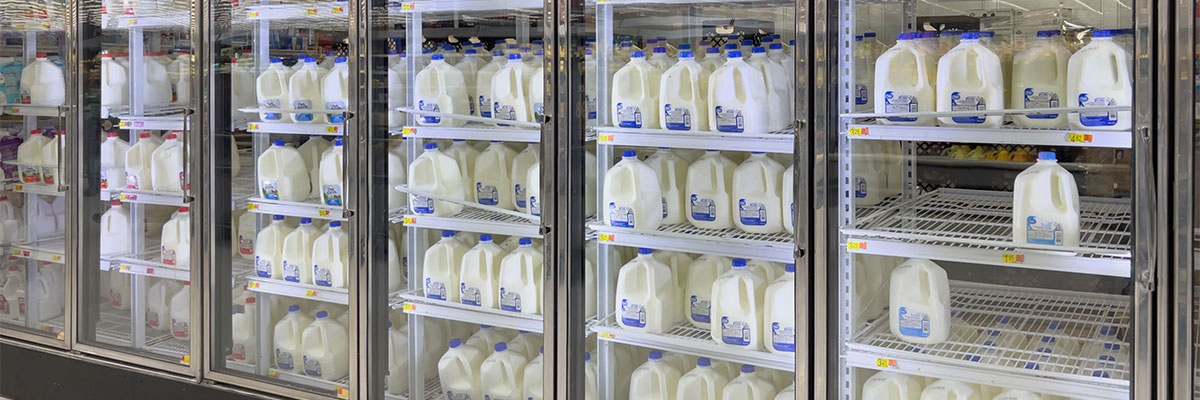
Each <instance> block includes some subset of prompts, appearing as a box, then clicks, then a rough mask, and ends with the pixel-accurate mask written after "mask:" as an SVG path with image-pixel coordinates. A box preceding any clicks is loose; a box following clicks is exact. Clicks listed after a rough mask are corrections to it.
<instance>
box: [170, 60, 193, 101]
mask: <svg viewBox="0 0 1200 400" xmlns="http://www.w3.org/2000/svg"><path fill="white" fill-rule="evenodd" d="M167 72H168V73H169V74H170V75H172V76H171V83H172V85H173V86H172V90H173V91H174V92H175V103H176V104H190V103H191V101H192V81H191V76H192V53H191V52H190V51H188V50H180V51H179V52H178V53H177V57H176V58H175V60H174V62H173V63H172V64H171V65H169V68H168V69H167Z"/></svg>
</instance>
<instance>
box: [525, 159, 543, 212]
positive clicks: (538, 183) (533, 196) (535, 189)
mask: <svg viewBox="0 0 1200 400" xmlns="http://www.w3.org/2000/svg"><path fill="white" fill-rule="evenodd" d="M525 183H526V185H527V186H526V189H525V193H526V194H527V195H528V199H529V200H528V204H527V205H528V207H527V210H526V211H528V212H529V215H532V216H535V217H540V216H542V198H541V197H540V196H541V191H542V163H541V162H535V163H533V165H530V166H529V170H528V172H526V173H525Z"/></svg>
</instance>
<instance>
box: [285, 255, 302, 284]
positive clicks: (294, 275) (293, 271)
mask: <svg viewBox="0 0 1200 400" xmlns="http://www.w3.org/2000/svg"><path fill="white" fill-rule="evenodd" d="M283 280H285V281H288V282H296V283H299V282H300V266H299V265H297V264H296V263H290V262H287V260H283Z"/></svg>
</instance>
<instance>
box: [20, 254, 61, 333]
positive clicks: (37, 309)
mask: <svg viewBox="0 0 1200 400" xmlns="http://www.w3.org/2000/svg"><path fill="white" fill-rule="evenodd" d="M65 287H66V277H64V276H63V272H62V270H61V267H60V266H57V265H52V264H43V265H42V266H40V267H38V277H37V279H34V280H33V281H31V282H28V285H27V287H26V295H25V298H26V299H27V300H25V301H26V305H25V312H26V315H25V318H26V319H28V320H29V321H36V322H43V321H48V320H50V319H53V318H57V317H59V316H61V315H63V290H64V288H65ZM18 301H20V300H18ZM30 304H32V305H30ZM19 306H20V304H18V307H19Z"/></svg>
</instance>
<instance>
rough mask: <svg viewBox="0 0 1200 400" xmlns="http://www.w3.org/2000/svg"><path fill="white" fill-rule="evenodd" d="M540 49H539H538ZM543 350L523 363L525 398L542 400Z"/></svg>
mask: <svg viewBox="0 0 1200 400" xmlns="http://www.w3.org/2000/svg"><path fill="white" fill-rule="evenodd" d="M539 51H540V50H539ZM544 354H545V352H544V351H542V350H539V351H538V356H537V357H535V358H534V359H533V360H530V361H529V363H528V364H525V372H524V373H523V375H524V379H522V383H521V388H522V391H523V392H524V394H523V395H522V397H524V398H525V399H526V400H542V365H543V364H544V363H543V362H542V358H543V356H544Z"/></svg>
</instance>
